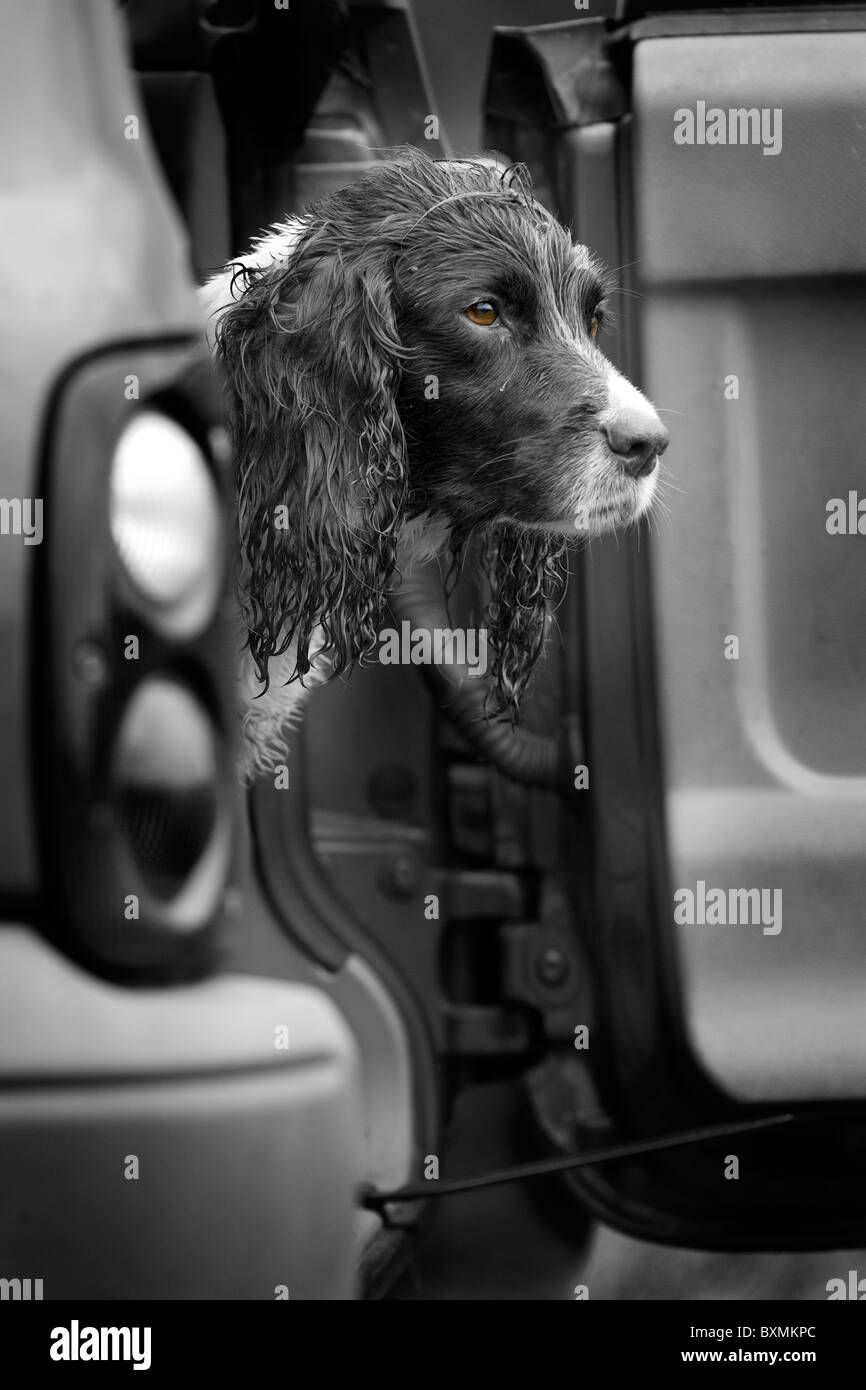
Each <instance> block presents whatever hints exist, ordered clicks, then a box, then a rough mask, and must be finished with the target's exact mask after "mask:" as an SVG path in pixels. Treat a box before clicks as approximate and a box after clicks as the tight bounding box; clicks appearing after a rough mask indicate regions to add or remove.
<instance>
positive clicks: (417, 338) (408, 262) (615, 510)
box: [395, 195, 668, 536]
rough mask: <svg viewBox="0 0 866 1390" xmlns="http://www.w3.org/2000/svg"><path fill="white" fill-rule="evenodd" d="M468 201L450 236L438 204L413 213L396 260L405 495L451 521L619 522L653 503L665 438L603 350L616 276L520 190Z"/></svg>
mask: <svg viewBox="0 0 866 1390" xmlns="http://www.w3.org/2000/svg"><path fill="white" fill-rule="evenodd" d="M460 201H461V200H460V199H459V198H457V199H455V202H454V204H453V205H449V206H448V208H443V210H442V213H443V214H445V213H447V214H448V216H449V220H452V221H453V216H454V213H455V212H456V211H457V209H458V208H459V207H460ZM463 210H464V216H465V227H464V233H463V235H462V236H461V237H460V238H453V239H449V238H447V237H446V236H443V235H441V234H438V233H439V232H440V229H439V226H438V223H439V221H440V218H439V217H438V216H437V210H435V209H434V211H433V212H432V213H431V214H430V215H429V216H428V217H426V218H424V219H422V221H421V222H420V223H419V224H418V227H417V228H416V229H415V233H414V239H415V240H416V242H418V243H419V244H417V245H413V246H412V248H411V249H410V251H409V252H408V254H403V255H402V256H401V257H400V260H399V263H398V265H397V268H396V274H395V278H396V281H397V310H396V317H397V325H398V329H399V335H400V338H401V341H402V342H403V344H404V346H405V347H406V348H407V349H408V354H409V355H408V357H407V360H406V361H405V363H404V366H403V370H402V376H401V386H400V390H399V393H398V406H399V411H400V416H401V420H402V423H403V427H404V430H405V433H406V441H407V452H408V457H409V470H410V486H411V501H412V504H413V505H414V506H416V507H417V508H418V509H420V510H429V511H431V512H434V513H436V512H441V513H444V514H445V515H446V516H447V517H448V519H449V520H450V521H452V522H454V523H456V524H457V526H458V527H459V528H462V527H472V528H477V527H478V526H484V525H490V524H495V523H498V522H513V523H518V524H521V525H525V526H530V527H532V528H540V529H543V530H546V531H553V532H557V533H560V534H564V535H572V536H574V535H575V534H578V535H580V534H589V535H598V534H600V533H602V532H604V531H608V530H611V529H615V528H617V527H620V526H624V525H627V524H628V523H630V522H632V521H634V520H636V519H637V518H638V517H639V516H640V515H641V514H642V513H644V512H645V511H646V510H647V508H648V506H649V505H650V502H651V500H652V497H653V494H654V491H655V487H656V481H657V474H658V467H657V464H658V457H659V455H660V454H661V453H662V452H663V451H664V449H665V448H666V447H667V444H668V435H667V431H666V430H665V427H664V426H663V425H662V423H661V421H660V420H659V418H658V416H657V414H656V412H655V410H654V409H653V407H652V406H651V405H650V403H649V401H647V400H646V399H645V397H644V396H642V395H641V393H640V392H639V391H638V390H637V389H636V388H635V387H634V386H632V385H631V383H630V382H628V381H627V380H626V379H625V378H624V377H623V376H622V375H621V374H620V373H619V372H618V371H616V369H615V368H614V367H613V366H612V364H611V363H610V362H609V361H608V359H607V358H606V357H605V355H604V353H603V351H602V350H601V347H600V343H599V334H600V333H603V325H604V323H605V319H606V318H607V317H608V316H609V312H610V305H609V300H610V296H611V293H612V290H613V285H612V281H611V277H610V276H609V274H608V273H607V271H606V270H605V269H604V267H603V266H602V265H601V264H600V262H599V261H598V260H597V259H596V258H595V257H594V256H593V255H592V254H591V253H590V252H589V251H588V250H587V249H586V248H585V247H581V246H574V245H573V244H572V242H571V239H570V237H569V236H568V234H567V232H566V231H565V230H564V228H562V227H561V226H559V224H557V223H556V222H555V221H554V220H553V219H552V218H550V217H548V216H547V215H546V214H544V213H542V212H541V211H540V210H539V209H538V208H537V206H535V205H532V204H529V203H527V201H525V200H523V199H521V198H520V197H519V196H517V195H514V197H513V199H512V200H510V201H509V202H508V203H505V202H504V201H503V197H502V196H501V195H500V196H499V197H497V198H484V197H483V196H481V197H478V198H472V197H471V195H470V196H469V197H468V198H467V199H466V200H465V202H464V208H463ZM425 223H426V228H425ZM422 232H424V236H425V238H426V240H427V243H428V244H427V246H426V248H425V244H424V240H422V239H421V236H420V234H421V233H422Z"/></svg>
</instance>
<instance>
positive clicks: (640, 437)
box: [599, 410, 671, 478]
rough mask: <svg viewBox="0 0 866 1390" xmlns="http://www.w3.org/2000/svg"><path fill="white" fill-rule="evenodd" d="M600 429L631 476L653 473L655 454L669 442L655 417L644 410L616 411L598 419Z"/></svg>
mask: <svg viewBox="0 0 866 1390" xmlns="http://www.w3.org/2000/svg"><path fill="white" fill-rule="evenodd" d="M599 429H600V430H601V432H602V434H603V435H604V437H605V439H606V440H607V442H608V445H609V447H610V449H611V451H612V452H613V453H614V454H616V455H617V457H618V458H619V460H620V463H621V464H622V467H623V468H624V469H625V471H626V473H628V475H629V477H630V478H643V477H645V476H646V475H647V474H648V473H652V471H653V469H654V468H655V466H656V459H657V458H658V455H659V454H663V453H664V451H665V449H666V448H667V447H668V445H669V444H670V442H671V437H670V435H669V434H668V432H667V430H666V429H665V427H664V425H663V424H662V422H661V420H660V419H659V418H658V416H657V415H649V414H648V413H647V412H646V411H637V410H620V411H617V413H616V414H615V415H613V416H612V417H611V418H610V419H608V420H602V421H600V423H599Z"/></svg>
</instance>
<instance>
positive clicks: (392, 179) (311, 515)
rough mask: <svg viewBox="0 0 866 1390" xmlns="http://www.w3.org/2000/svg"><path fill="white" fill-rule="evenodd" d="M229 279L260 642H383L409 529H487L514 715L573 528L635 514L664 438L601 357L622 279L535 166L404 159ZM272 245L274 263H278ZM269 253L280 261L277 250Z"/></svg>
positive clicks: (495, 634) (250, 620)
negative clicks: (614, 278)
mask: <svg viewBox="0 0 866 1390" xmlns="http://www.w3.org/2000/svg"><path fill="white" fill-rule="evenodd" d="M280 245H281V242H280V239H279V237H278V236H277V237H276V238H274V239H272V240H271V241H270V242H265V243H263V245H262V247H260V248H259V251H258V252H257V254H256V256H255V257H254V262H255V263H254V264H253V265H252V266H249V265H248V266H246V267H242V268H240V269H239V272H238V274H237V276H236V277H235V287H234V296H235V302H233V303H232V304H231V306H230V307H229V308H228V309H227V310H226V311H225V312H224V313H223V314H222V316H221V318H220V320H219V322H218V326H217V330H216V340H217V345H218V351H219V355H220V356H221V358H222V360H223V363H224V365H225V367H226V369H227V372H228V377H229V383H230V388H231V391H232V395H233V404H234V410H233V417H234V418H233V429H234V434H235V443H236V449H237V454H238V463H239V515H240V529H241V544H242V560H243V563H242V581H241V587H242V600H243V603H244V608H245V617H246V620H247V624H248V627H249V632H250V639H249V641H250V650H251V654H252V656H253V658H254V660H255V662H256V665H257V668H258V671H259V675H260V676H261V677H262V679H263V680H265V681H266V680H267V667H268V661H269V658H270V657H271V656H272V655H275V654H280V653H282V652H285V651H286V650H288V648H289V646H290V645H292V644H294V646H295V649H296V650H297V674H300V675H303V674H304V673H305V672H306V670H307V669H308V663H309V648H310V639H311V636H312V634H313V632H314V630H315V628H316V627H317V626H320V627H321V629H322V631H323V633H324V640H325V643H326V647H327V650H328V655H329V657H330V660H331V662H332V663H333V667H334V669H336V670H339V669H341V668H343V667H345V666H347V665H349V664H350V663H351V662H352V661H353V660H355V659H356V658H358V657H359V656H362V655H364V654H366V653H368V652H371V651H372V650H373V649H374V648H375V646H376V644H377V640H378V633H379V628H380V625H381V616H382V608H383V604H384V601H385V597H386V595H387V590H388V587H389V581H390V580H391V576H392V574H393V571H394V568H395V564H396V559H397V545H398V542H399V538H400V532H401V527H402V523H403V522H404V521H407V520H409V519H411V518H412V517H413V516H418V515H419V514H421V513H426V514H427V515H428V516H429V517H431V518H432V519H434V520H436V521H439V522H442V523H444V525H445V526H446V528H447V530H448V532H449V534H450V537H451V543H452V546H453V547H454V548H455V549H459V548H460V547H461V546H462V545H463V544H465V542H466V541H467V540H468V538H469V537H470V536H471V535H473V534H475V533H479V532H480V533H482V534H483V536H484V538H485V545H484V548H483V553H484V554H485V556H486V557H487V563H488V567H489V569H490V572H491V581H492V589H493V595H494V598H493V603H492V605H491V611H490V613H489V615H488V629H489V640H490V644H491V649H492V655H493V659H492V663H491V674H492V679H493V685H494V688H495V689H496V691H497V692H498V697H499V700H498V703H499V705H500V707H502V708H511V709H512V710H513V709H514V707H515V706H516V703H517V700H518V699H519V696H520V694H521V692H522V689H523V687H524V686H525V684H526V681H527V679H528V677H529V675H530V673H531V668H532V666H533V664H534V662H535V660H536V658H537V656H538V653H539V651H540V648H541V644H542V637H543V628H544V616H545V612H546V607H547V603H548V601H549V599H550V598H551V597H552V596H553V594H554V592H555V590H556V587H557V583H558V561H559V559H560V557H561V555H562V552H563V549H564V546H565V543H566V538H567V537H574V536H580V535H594V534H600V533H602V532H604V531H607V530H610V529H613V528H615V527H617V526H620V525H625V524H627V523H629V522H630V521H633V520H635V519H636V518H637V517H639V516H640V515H641V514H642V513H643V512H644V511H645V510H646V509H647V507H648V506H649V503H650V501H651V499H652V496H653V491H654V488H655V481H656V472H657V467H656V464H657V458H658V455H659V454H660V453H661V452H662V451H663V449H664V448H665V447H666V445H667V432H666V430H665V429H664V426H663V425H662V424H661V422H660V421H659V419H658V417H657V415H656V413H655V411H654V410H653V408H652V406H651V405H650V404H649V402H648V401H647V400H646V399H645V398H644V397H643V396H642V395H641V394H640V392H639V391H637V390H636V389H635V388H634V387H633V386H631V385H630V384H629V382H627V381H626V380H625V379H624V378H623V377H622V376H621V375H620V374H619V373H618V372H617V371H616V370H615V369H614V367H613V366H612V365H611V363H610V362H608V360H607V359H606V358H605V356H604V354H603V352H602V350H601V347H600V344H599V337H598V335H599V332H600V330H602V328H603V324H604V320H605V317H606V315H607V314H608V312H609V306H608V297H609V294H610V292H611V289H612V286H611V283H610V279H609V276H608V274H607V272H606V271H605V270H604V268H603V267H602V266H601V265H600V263H599V262H598V261H597V260H596V258H595V257H594V256H593V255H592V254H591V253H590V252H589V251H588V250H587V249H586V248H585V247H579V246H574V244H573V243H572V241H571V238H570V237H569V235H568V233H567V232H566V231H565V230H564V228H562V227H561V226H560V225H559V223H557V222H556V221H555V219H554V218H552V217H551V216H550V214H549V213H547V212H546V211H545V210H544V209H543V208H541V207H540V205H539V204H537V203H535V202H534V201H533V199H532V197H531V195H530V193H529V191H528V185H527V181H526V179H525V177H524V176H523V175H522V174H521V172H520V171H519V170H517V171H512V172H510V173H504V172H503V171H502V170H501V169H498V168H497V167H496V166H495V165H493V164H492V162H489V161H481V160H479V161H434V160H430V159H428V158H427V157H425V156H423V155H420V154H417V153H413V152H407V153H406V154H405V155H404V156H403V157H401V158H399V159H395V160H392V161H388V162H383V163H381V164H379V165H377V166H376V167H375V168H374V169H373V170H371V171H370V172H369V173H368V174H367V175H365V176H364V177H363V178H361V179H360V180H358V181H357V182H356V183H354V184H352V185H350V186H349V187H347V188H345V189H342V190H340V191H339V192H337V193H332V194H329V195H327V196H326V197H325V198H323V199H321V200H320V201H319V202H318V203H317V204H316V205H314V206H313V207H312V208H311V210H310V213H309V216H308V218H306V219H305V220H304V223H303V226H302V229H301V230H300V235H299V236H298V238H297V240H296V243H295V245H294V246H293V247H292V249H291V253H290V254H286V253H285V252H284V253H283V254H280V249H279V248H280ZM268 247H270V248H271V249H270V252H268V249H267V248H268ZM263 250H264V251H265V254H264V255H263V254H262V251H263Z"/></svg>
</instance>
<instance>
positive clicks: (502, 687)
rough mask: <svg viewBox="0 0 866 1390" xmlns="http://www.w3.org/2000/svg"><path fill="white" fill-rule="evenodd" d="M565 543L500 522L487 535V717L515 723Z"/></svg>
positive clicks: (561, 574) (561, 576) (483, 561)
mask: <svg viewBox="0 0 866 1390" xmlns="http://www.w3.org/2000/svg"><path fill="white" fill-rule="evenodd" d="M566 554H567V543H566V541H565V540H563V539H562V538H561V537H559V536H551V535H545V534H543V533H541V532H539V531H530V530H524V529H522V528H520V527H517V526H500V527H497V528H496V530H495V531H493V532H491V533H490V535H489V536H487V537H486V538H485V542H484V544H483V547H482V550H481V556H480V568H481V570H482V572H483V573H484V575H485V576H486V578H487V582H488V584H489V587H490V601H489V603H488V606H487V611H486V613H485V616H484V621H485V623H486V626H487V641H488V652H489V659H490V666H489V678H488V699H487V714H488V717H490V716H496V715H502V716H505V717H506V718H510V719H511V721H512V723H514V722H516V720H517V716H518V713H519V709H520V700H521V698H522V696H523V694H524V692H525V690H526V687H527V685H528V684H529V681H530V679H531V677H532V673H533V671H534V669H535V667H536V665H537V664H538V662H539V660H540V658H541V655H542V652H543V650H544V642H545V637H546V634H547V618H548V615H549V613H550V610H551V606H552V604H554V603H555V601H556V600H558V599H559V598H560V597H561V594H562V591H563V587H564V580H565V556H566Z"/></svg>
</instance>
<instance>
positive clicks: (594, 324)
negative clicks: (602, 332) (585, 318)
mask: <svg viewBox="0 0 866 1390" xmlns="http://www.w3.org/2000/svg"><path fill="white" fill-rule="evenodd" d="M598 324H599V318H598V314H593V316H592V327H591V328H590V330H589V336H590V338H595V337H596V336H597V334H598Z"/></svg>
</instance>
